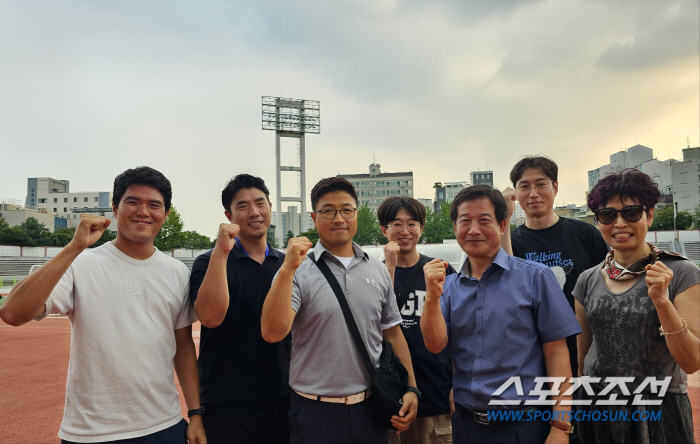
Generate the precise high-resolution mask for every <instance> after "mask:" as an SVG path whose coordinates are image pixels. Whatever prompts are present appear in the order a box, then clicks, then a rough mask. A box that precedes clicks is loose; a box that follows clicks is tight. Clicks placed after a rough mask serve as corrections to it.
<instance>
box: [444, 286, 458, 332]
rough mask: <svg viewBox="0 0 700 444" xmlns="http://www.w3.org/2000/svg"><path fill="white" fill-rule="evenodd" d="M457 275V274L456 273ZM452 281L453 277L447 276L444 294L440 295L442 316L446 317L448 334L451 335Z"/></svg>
mask: <svg viewBox="0 0 700 444" xmlns="http://www.w3.org/2000/svg"><path fill="white" fill-rule="evenodd" d="M455 276H456V275H455ZM451 283H452V279H450V278H447V279H445V283H444V284H443V287H442V288H443V291H442V295H441V296H440V310H441V311H442V317H443V318H444V319H445V327H447V336H448V337H449V336H450V315H451V313H452V310H451V301H452V300H451V298H450V287H451V286H452V285H451Z"/></svg>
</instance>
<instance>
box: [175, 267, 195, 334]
mask: <svg viewBox="0 0 700 444" xmlns="http://www.w3.org/2000/svg"><path fill="white" fill-rule="evenodd" d="M178 265H181V267H178V268H180V269H181V270H182V271H179V273H180V288H181V291H180V295H181V298H182V304H181V305H180V311H179V312H178V314H177V319H175V330H177V329H179V328H184V327H187V326H189V325H192V324H193V323H195V322H196V321H197V315H196V314H195V312H194V306H193V305H192V303H190V301H189V298H188V295H189V279H188V278H189V272H188V271H187V266H186V265H185V264H178Z"/></svg>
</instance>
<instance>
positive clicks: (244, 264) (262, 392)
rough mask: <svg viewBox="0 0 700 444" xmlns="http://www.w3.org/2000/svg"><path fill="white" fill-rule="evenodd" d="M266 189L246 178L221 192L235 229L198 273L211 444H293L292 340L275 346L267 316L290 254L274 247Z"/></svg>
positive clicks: (195, 297) (195, 294)
mask: <svg viewBox="0 0 700 444" xmlns="http://www.w3.org/2000/svg"><path fill="white" fill-rule="evenodd" d="M269 194H270V193H269V191H268V189H267V187H266V186H265V182H264V181H263V180H262V179H260V178H258V177H254V176H251V175H248V174H239V175H238V176H236V177H234V178H233V179H232V180H231V181H229V182H228V184H227V185H226V187H225V188H224V190H223V192H222V204H223V206H224V208H225V212H224V214H225V215H226V218H227V219H228V220H229V223H228V224H221V225H220V226H219V234H218V236H217V239H216V245H215V246H214V248H213V249H212V250H209V251H207V252H206V253H204V254H202V255H200V256H199V257H197V259H196V260H195V262H194V264H193V266H192V274H191V276H190V301H191V302H192V304H193V305H194V310H195V312H196V313H197V316H198V317H199V320H200V321H201V323H202V331H201V337H200V345H199V361H198V362H199V374H200V378H201V384H200V385H201V392H202V394H201V404H202V408H203V410H204V414H203V416H202V419H203V423H204V430H205V432H206V434H207V439H208V441H209V444H218V443H236V444H238V443H259V444H270V443H272V444H277V443H279V444H286V443H288V442H289V427H288V423H287V416H288V408H289V393H290V392H289V382H288V381H289V361H290V350H291V338H290V336H287V338H285V339H284V340H283V341H281V342H278V343H275V344H270V343H267V342H266V341H265V340H264V339H263V338H262V334H261V330H260V316H261V315H262V307H263V303H264V302H265V297H266V296H267V292H268V291H269V290H270V286H271V284H272V279H273V277H274V276H275V274H276V273H277V270H279V268H280V266H281V265H282V262H284V254H282V253H280V252H278V251H277V250H275V249H274V248H273V247H271V246H270V245H269V244H267V242H266V239H267V229H268V227H269V226H270V216H271V206H270V200H269Z"/></svg>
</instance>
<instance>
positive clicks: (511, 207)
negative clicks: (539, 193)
mask: <svg viewBox="0 0 700 444" xmlns="http://www.w3.org/2000/svg"><path fill="white" fill-rule="evenodd" d="M501 194H503V198H504V199H505V200H506V207H507V212H508V219H509V220H510V217H511V216H512V215H513V213H514V212H515V200H516V197H517V196H516V192H515V190H514V189H513V188H511V187H506V188H504V189H503V191H502V193H501Z"/></svg>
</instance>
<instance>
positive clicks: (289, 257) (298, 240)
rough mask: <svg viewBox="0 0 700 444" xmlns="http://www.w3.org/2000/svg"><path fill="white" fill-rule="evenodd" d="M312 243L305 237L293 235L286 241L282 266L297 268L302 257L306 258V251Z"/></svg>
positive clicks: (302, 259) (302, 260)
mask: <svg viewBox="0 0 700 444" xmlns="http://www.w3.org/2000/svg"><path fill="white" fill-rule="evenodd" d="M313 246H314V244H312V243H311V241H310V240H309V239H308V238H307V237H306V236H302V237H293V238H291V239H289V242H287V252H286V253H285V254H286V256H285V258H284V264H283V265H282V266H283V267H287V268H291V269H292V270H296V269H297V268H299V265H301V263H302V262H304V259H306V253H307V252H308V251H309V249H310V248H312V247H313Z"/></svg>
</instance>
